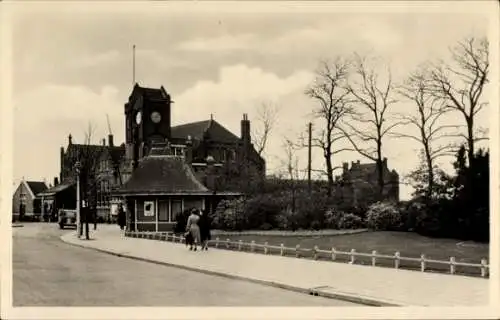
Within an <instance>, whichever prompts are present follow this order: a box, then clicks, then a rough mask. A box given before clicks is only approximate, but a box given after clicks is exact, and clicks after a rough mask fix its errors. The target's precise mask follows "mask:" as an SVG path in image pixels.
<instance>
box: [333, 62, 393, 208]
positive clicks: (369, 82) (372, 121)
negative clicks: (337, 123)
mask: <svg viewBox="0 0 500 320" xmlns="http://www.w3.org/2000/svg"><path fill="white" fill-rule="evenodd" d="M353 73H354V74H353V76H354V77H353V78H356V80H353V79H352V78H351V79H350V80H349V83H348V84H347V91H348V92H349V93H350V96H351V98H352V99H353V101H354V103H355V105H356V111H355V112H353V113H351V114H350V116H349V121H343V122H342V126H341V128H340V129H341V131H342V132H343V134H344V136H345V137H347V139H348V140H349V141H350V142H351V144H352V146H353V147H354V149H355V150H356V151H357V152H358V153H359V154H361V155H362V156H364V157H366V158H368V159H370V160H372V161H374V162H375V163H376V168H377V181H378V183H377V184H378V189H379V190H378V191H379V194H378V195H379V199H382V197H383V191H384V185H385V181H384V164H383V158H384V157H383V155H384V153H383V141H384V138H385V137H386V135H387V134H388V133H389V132H391V130H392V129H393V128H394V127H396V126H397V125H399V124H401V122H395V123H390V122H389V116H390V115H389V110H390V108H391V107H392V106H393V105H394V104H395V103H396V102H397V100H396V99H394V97H393V96H394V85H393V83H392V74H391V71H390V69H389V68H388V69H387V80H386V81H385V83H383V81H381V80H380V79H379V74H378V73H377V72H376V71H375V69H374V68H373V67H371V66H368V65H367V59H366V58H364V57H361V56H359V55H357V54H356V55H355V56H354V72H353Z"/></svg>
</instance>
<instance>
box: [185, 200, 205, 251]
mask: <svg viewBox="0 0 500 320" xmlns="http://www.w3.org/2000/svg"><path fill="white" fill-rule="evenodd" d="M199 221H200V216H199V215H198V214H197V210H196V209H194V208H193V209H192V210H191V214H190V215H189V217H188V220H187V225H186V232H189V233H190V234H191V236H192V237H193V243H192V244H191V246H190V247H189V250H194V251H196V249H197V248H196V246H197V245H198V244H201V237H200V227H199V225H198V223H199Z"/></svg>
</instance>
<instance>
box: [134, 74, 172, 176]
mask: <svg viewBox="0 0 500 320" xmlns="http://www.w3.org/2000/svg"><path fill="white" fill-rule="evenodd" d="M172 103H173V102H172V101H171V99H170V95H169V94H168V93H167V92H166V90H165V88H163V86H161V87H160V88H159V89H154V88H145V87H140V86H139V85H138V84H135V86H134V89H133V90H132V94H131V95H130V97H129V100H128V102H127V103H125V128H126V129H125V130H126V132H125V144H126V158H127V160H129V161H130V162H131V164H132V166H133V167H134V168H135V167H136V166H137V163H138V161H139V160H140V159H142V158H143V157H144V156H146V155H147V154H148V152H149V150H151V145H152V143H153V142H163V141H166V140H170V125H171V119H170V106H171V104H172Z"/></svg>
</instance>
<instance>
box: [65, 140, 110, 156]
mask: <svg viewBox="0 0 500 320" xmlns="http://www.w3.org/2000/svg"><path fill="white" fill-rule="evenodd" d="M106 148H108V147H107V146H103V145H97V144H77V143H72V144H70V145H68V150H69V149H75V150H79V151H80V150H85V149H88V151H89V152H91V153H93V154H96V155H99V154H101V153H102V152H103V151H104V150H105V149H106Z"/></svg>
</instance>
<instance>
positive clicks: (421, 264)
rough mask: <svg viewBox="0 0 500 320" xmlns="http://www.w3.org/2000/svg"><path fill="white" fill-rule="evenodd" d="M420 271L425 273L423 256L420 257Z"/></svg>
mask: <svg viewBox="0 0 500 320" xmlns="http://www.w3.org/2000/svg"><path fill="white" fill-rule="evenodd" d="M420 271H422V272H424V271H425V254H421V255H420Z"/></svg>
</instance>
